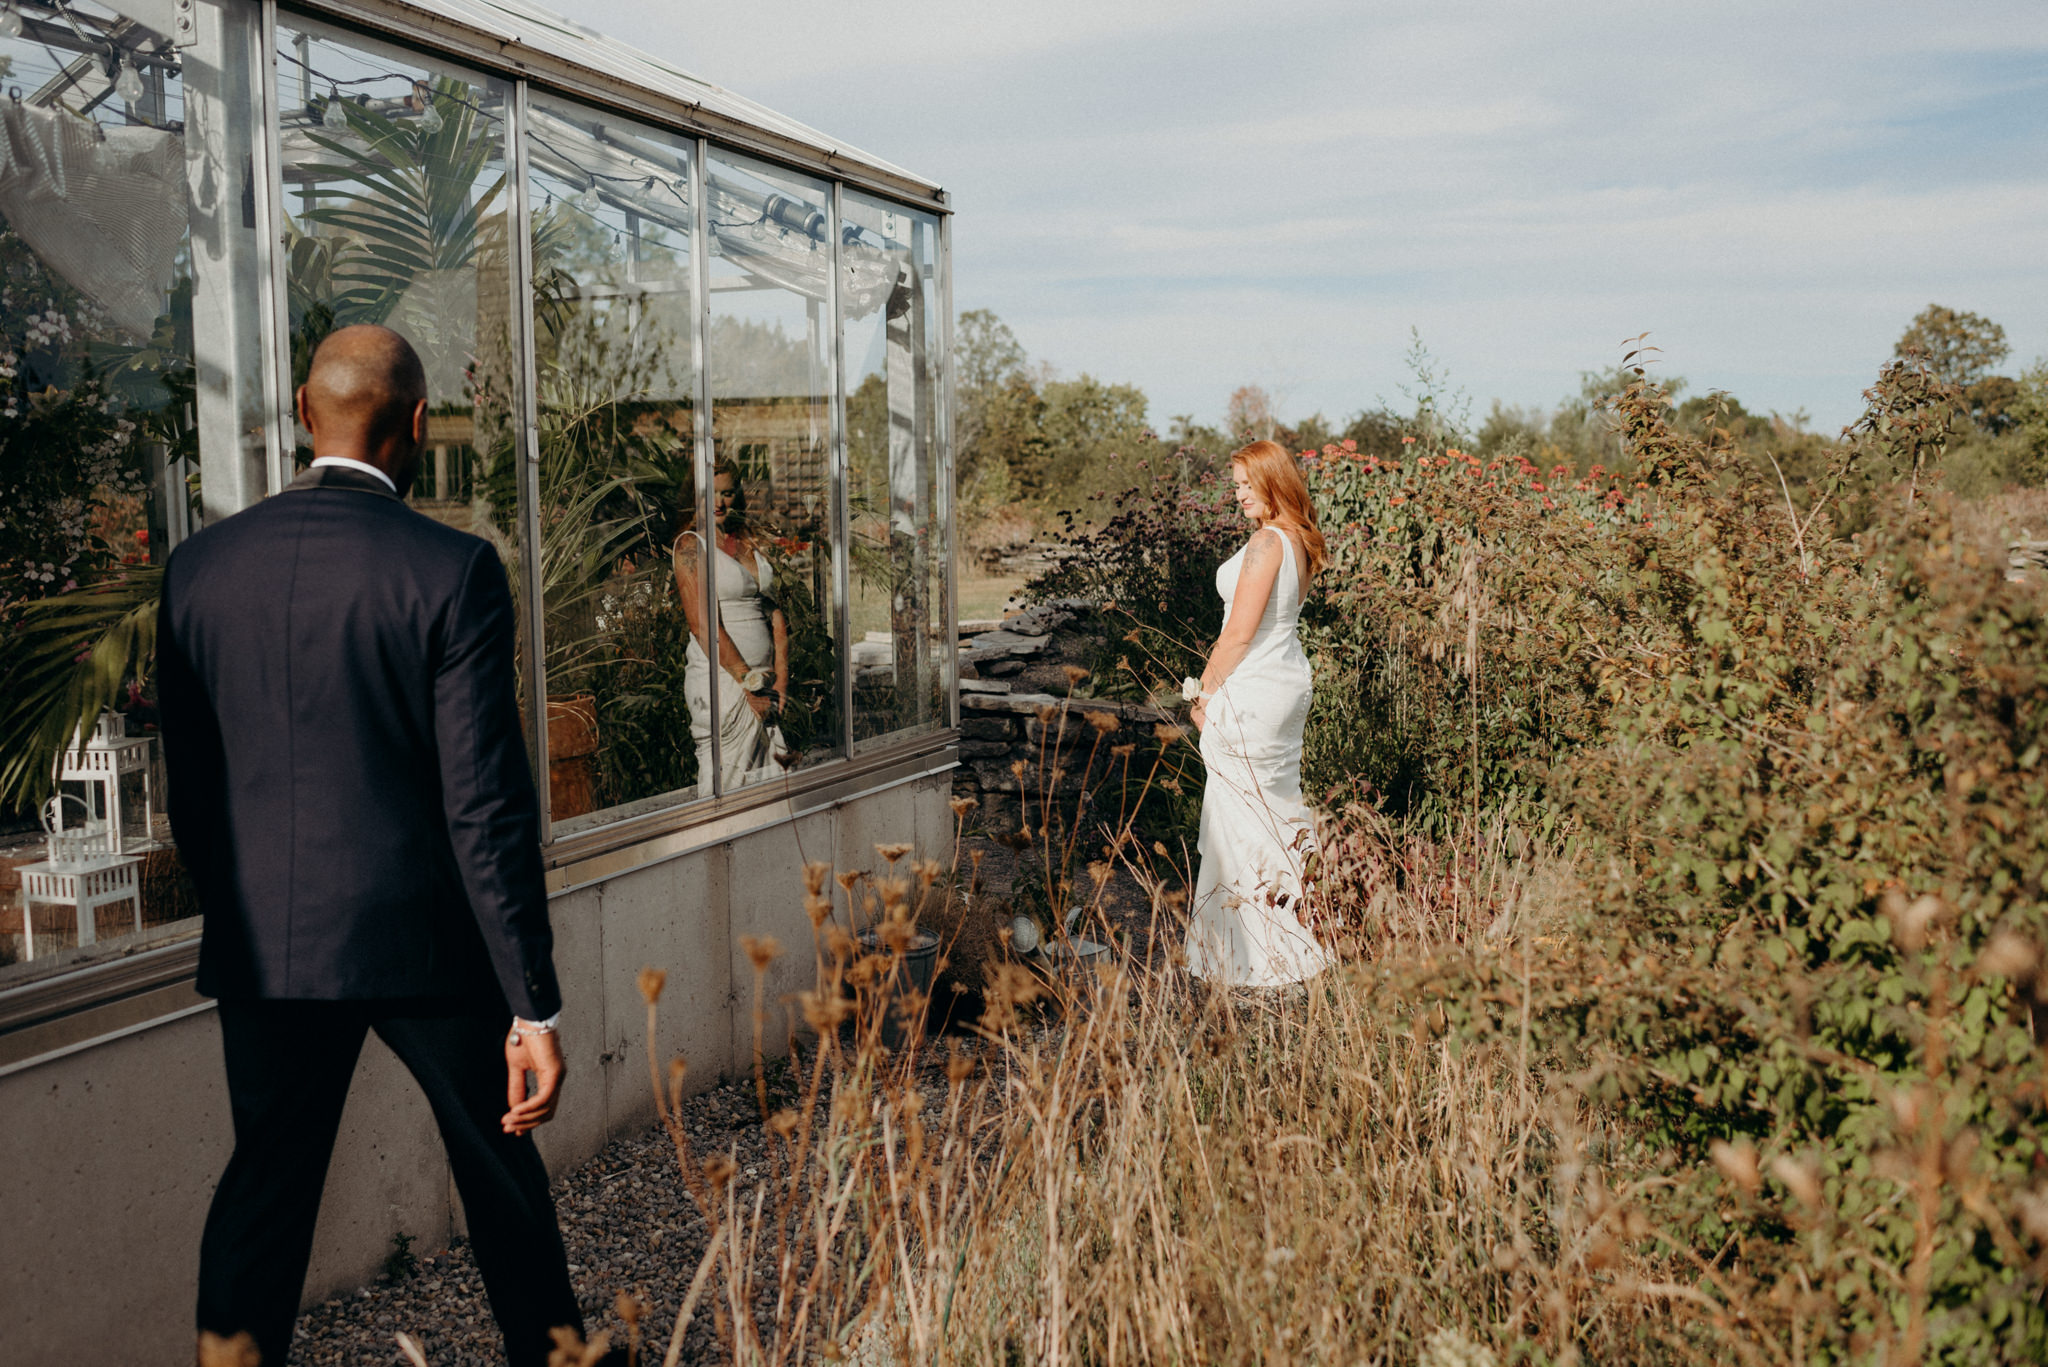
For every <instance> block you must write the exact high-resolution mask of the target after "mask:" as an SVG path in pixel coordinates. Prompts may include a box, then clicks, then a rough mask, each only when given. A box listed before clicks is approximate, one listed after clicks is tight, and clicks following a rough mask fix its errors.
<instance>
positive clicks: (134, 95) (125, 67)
mask: <svg viewBox="0 0 2048 1367" xmlns="http://www.w3.org/2000/svg"><path fill="white" fill-rule="evenodd" d="M114 93H115V94H116V95H119V96H120V97H121V98H122V99H123V100H124V101H126V102H127V103H129V104H141V103H142V73H141V72H139V71H137V70H136V69H135V63H133V62H130V61H124V62H122V63H121V74H120V75H118V76H116V77H114Z"/></svg>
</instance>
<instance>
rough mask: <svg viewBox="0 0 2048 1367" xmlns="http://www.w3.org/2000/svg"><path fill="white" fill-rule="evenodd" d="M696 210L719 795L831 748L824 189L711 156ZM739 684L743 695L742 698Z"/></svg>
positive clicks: (834, 653)
mask: <svg viewBox="0 0 2048 1367" xmlns="http://www.w3.org/2000/svg"><path fill="white" fill-rule="evenodd" d="M710 185H711V195H710V200H709V203H708V205H707V208H708V210H709V216H708V221H709V223H710V240H709V242H708V243H707V244H706V246H707V247H708V249H709V255H710V276H711V279H710V288H711V301H710V302H711V307H710V325H709V332H708V334H707V336H706V339H705V351H706V354H707V356H708V359H709V361H710V366H711V402H712V439H713V452H714V458H715V462H716V464H715V466H714V473H713V481H712V488H713V503H714V516H715V520H716V522H717V535H716V537H715V538H713V539H714V540H715V542H716V543H717V544H716V548H715V555H714V561H715V565H716V568H715V571H714V576H713V577H714V579H715V585H716V593H717V597H718V609H719V611H718V622H719V635H718V642H717V659H716V661H715V663H716V664H717V666H718V669H717V671H715V674H714V677H715V681H716V682H717V683H718V684H719V693H718V697H717V699H716V704H715V705H716V706H717V708H718V725H717V727H716V728H715V730H716V736H715V737H714V736H713V734H712V732H713V729H714V728H712V727H711V726H710V725H708V724H707V723H705V722H700V723H699V733H700V736H701V737H702V739H701V741H700V743H699V748H698V755H699V762H700V763H701V764H704V765H705V767H706V768H710V767H712V766H711V764H710V758H711V750H712V742H713V740H714V739H715V741H716V745H717V752H718V765H717V767H718V778H719V790H720V791H721V792H723V791H729V790H731V789H733V788H736V787H739V786H741V785H743V784H747V783H756V782H761V781H763V780H767V779H772V778H774V777H776V776H777V775H779V774H782V773H784V772H787V771H788V770H789V769H792V768H797V767H800V766H803V765H807V764H814V763H817V762H818V761H819V760H822V759H825V758H828V757H830V756H833V755H838V754H842V753H844V746H843V743H842V741H841V735H840V733H841V722H840V704H839V692H840V684H839V680H840V674H839V669H840V660H841V658H842V652H841V650H840V643H839V622H838V619H839V613H838V604H837V602H836V601H835V598H834V593H833V563H832V557H833V544H832V498H831V478H830V476H831V470H830V462H829V452H830V449H831V418H832V392H833V383H832V350H831V348H832V329H831V326H830V306H829V301H828V299H827V297H826V293H825V291H826V289H827V287H828V285H829V282H830V275H831V252H830V249H829V244H828V242H827V241H826V238H827V228H826V223H827V216H828V215H827V210H828V207H829V202H830V201H829V189H828V187H827V186H826V185H825V184H824V183H823V182H821V181H815V180H811V179H809V178H808V177H804V176H799V175H796V174H794V173H792V172H788V171H781V170H776V169H773V168H771V167H768V166H765V165H762V164H761V163H759V162H755V161H751V160H749V159H746V158H743V157H739V156H736V155H733V154H731V153H724V152H719V151H716V150H714V151H713V153H712V155H711V166H710ZM749 688H752V689H755V690H758V691H757V692H753V693H751V694H750V693H749V692H748V691H747V690H748V689H749Z"/></svg>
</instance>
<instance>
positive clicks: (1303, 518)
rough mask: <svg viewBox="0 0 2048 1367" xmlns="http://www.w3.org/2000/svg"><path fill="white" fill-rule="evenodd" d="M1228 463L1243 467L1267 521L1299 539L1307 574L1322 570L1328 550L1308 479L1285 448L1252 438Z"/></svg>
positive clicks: (1327, 560) (1314, 574)
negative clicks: (1310, 494)
mask: <svg viewBox="0 0 2048 1367" xmlns="http://www.w3.org/2000/svg"><path fill="white" fill-rule="evenodd" d="M1230 463H1231V464H1232V465H1242V466H1243V467H1244V474H1245V481H1246V482H1247V483H1248V484H1250V485H1251V486H1252V492H1253V493H1254V494H1256V495H1258V498H1259V502H1261V503H1263V504H1265V505H1266V508H1267V514H1268V515H1267V518H1266V520H1267V521H1268V522H1272V523H1275V524H1276V525H1278V526H1281V527H1284V528H1286V529H1287V530H1289V531H1292V532H1293V533H1294V534H1295V535H1297V536H1299V537H1300V538H1301V548H1302V549H1303V550H1304V551H1306V552H1308V572H1309V577H1310V578H1314V577H1315V576H1316V575H1318V574H1320V573H1322V570H1323V566H1324V565H1326V564H1327V563H1329V558H1330V557H1329V552H1328V550H1327V549H1326V548H1325V546H1324V544H1323V534H1322V533H1321V532H1319V531H1317V530H1316V510H1315V505H1314V504H1312V503H1310V502H1309V499H1308V481H1307V480H1305V479H1303V478H1302V477H1301V467H1300V466H1299V465H1296V464H1295V463H1294V457H1293V456H1291V455H1289V454H1288V451H1287V448H1286V447H1284V446H1282V445H1281V444H1280V443H1279V442H1277V441H1255V442H1253V443H1252V444H1251V445H1249V446H1245V447H1240V448H1239V449H1238V450H1235V451H1233V452H1231V453H1230Z"/></svg>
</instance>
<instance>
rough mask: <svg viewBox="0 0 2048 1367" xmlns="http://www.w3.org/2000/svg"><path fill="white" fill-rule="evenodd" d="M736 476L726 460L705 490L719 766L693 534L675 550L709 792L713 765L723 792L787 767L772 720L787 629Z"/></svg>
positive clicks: (785, 681)
mask: <svg viewBox="0 0 2048 1367" xmlns="http://www.w3.org/2000/svg"><path fill="white" fill-rule="evenodd" d="M739 476H740V472H739V469H738V468H737V467H736V466H734V465H733V464H732V462H730V461H724V460H721V461H720V462H718V465H717V468H716V471H715V473H714V476H713V479H712V485H711V493H712V500H713V503H714V505H715V507H714V511H715V515H716V523H717V541H716V543H715V544H714V545H713V547H712V557H711V559H712V566H713V570H714V573H715V578H714V579H713V581H712V582H713V584H714V587H715V590H716V593H717V596H718V620H717V623H716V628H717V632H718V644H717V647H716V649H717V656H718V667H719V668H721V669H723V670H724V671H725V673H726V678H725V679H724V680H723V681H722V682H721V683H720V685H719V690H718V696H719V717H718V747H717V748H718V759H719V762H720V763H719V765H718V766H714V765H713V764H712V745H711V731H712V727H711V656H710V654H709V652H708V651H707V648H706V647H707V646H708V645H709V639H710V633H709V632H708V631H707V630H706V625H707V624H706V623H705V621H704V590H703V587H702V581H701V580H700V579H699V577H698V576H699V569H698V564H699V561H698V556H699V552H698V550H697V542H698V539H699V538H698V535H697V532H696V531H695V530H694V529H692V530H689V531H685V532H684V533H683V534H682V535H681V536H679V537H677V538H676V543H675V546H674V548H673V560H674V566H675V576H676V592H677V593H678V594H680V595H681V596H682V600H683V612H684V614H685V615H686V616H688V618H689V621H690V644H689V647H688V649H687V651H686V652H685V654H684V657H683V700H684V701H685V702H686V703H688V704H689V708H690V734H691V737H692V738H693V739H694V740H695V741H696V742H697V781H698V782H699V783H700V784H703V785H704V789H705V791H707V792H708V791H710V785H711V774H712V770H713V768H714V767H717V768H719V775H718V777H719V790H720V791H729V790H731V789H733V788H737V787H739V786H740V785H742V784H744V783H751V782H754V781H756V780H759V779H762V778H769V777H773V776H774V775H776V774H778V773H781V772H782V770H783V769H784V767H785V757H784V756H783V753H782V752H783V748H784V747H783V742H782V731H781V729H780V728H779V727H777V726H776V721H777V719H778V718H779V717H780V716H781V713H782V709H783V708H785V707H787V706H788V705H789V624H788V621H787V619H785V618H784V617H783V615H782V609H781V608H779V607H777V606H775V602H774V600H773V599H772V598H770V597H769V596H768V594H769V590H770V588H771V587H772V585H773V580H772V579H771V577H770V573H769V568H768V558H767V557H766V556H765V555H763V554H762V553H761V547H760V543H759V542H758V541H757V540H755V538H754V536H753V535H752V533H751V532H750V531H749V530H748V527H747V522H746V510H747V496H746V491H745V490H744V489H742V488H741V487H740V477H739Z"/></svg>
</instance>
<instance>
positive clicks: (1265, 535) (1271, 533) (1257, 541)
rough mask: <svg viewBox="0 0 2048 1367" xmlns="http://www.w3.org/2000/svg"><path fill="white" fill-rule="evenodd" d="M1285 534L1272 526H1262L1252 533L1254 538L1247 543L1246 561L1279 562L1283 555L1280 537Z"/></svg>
mask: <svg viewBox="0 0 2048 1367" xmlns="http://www.w3.org/2000/svg"><path fill="white" fill-rule="evenodd" d="M1282 535H1283V534H1282V533H1281V532H1280V531H1278V530H1277V529H1275V528H1272V527H1261V528H1259V529H1258V530H1257V531H1255V532H1253V533H1252V539H1251V540H1250V541H1248V542H1246V543H1245V547H1244V562H1245V564H1247V565H1261V566H1263V565H1268V564H1273V563H1276V562H1278V560H1279V559H1280V556H1281V549H1280V537H1281V536H1282Z"/></svg>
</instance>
